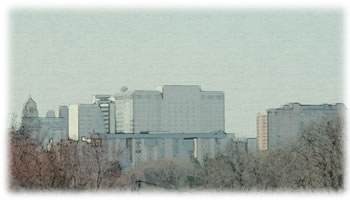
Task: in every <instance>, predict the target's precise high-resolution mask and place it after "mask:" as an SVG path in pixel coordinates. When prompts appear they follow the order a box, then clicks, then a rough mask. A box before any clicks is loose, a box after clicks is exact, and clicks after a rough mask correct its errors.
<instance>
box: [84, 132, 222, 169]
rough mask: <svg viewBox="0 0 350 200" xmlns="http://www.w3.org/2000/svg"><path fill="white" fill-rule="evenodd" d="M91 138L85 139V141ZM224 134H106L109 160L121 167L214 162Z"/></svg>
mask: <svg viewBox="0 0 350 200" xmlns="http://www.w3.org/2000/svg"><path fill="white" fill-rule="evenodd" d="M89 139H90V138H85V141H88V140H89ZM226 139H227V138H226V133H223V132H218V133H189V134H183V133H155V134H152V133H150V134H108V135H106V137H105V138H104V140H107V141H106V142H107V144H108V145H107V146H108V158H110V159H113V158H116V157H117V158H118V159H119V160H120V163H121V165H122V166H123V167H136V166H138V165H141V164H142V163H145V162H149V161H154V160H162V159H173V158H183V159H191V158H192V159H196V160H198V162H199V163H203V161H204V159H205V158H206V157H208V158H214V156H215V155H216V154H217V153H219V152H220V148H219V147H221V146H223V144H224V143H225V141H226Z"/></svg>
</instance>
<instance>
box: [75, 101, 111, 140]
mask: <svg viewBox="0 0 350 200" xmlns="http://www.w3.org/2000/svg"><path fill="white" fill-rule="evenodd" d="M68 119H69V131H68V133H69V139H71V140H74V141H78V140H81V139H82V137H91V135H93V134H94V133H107V130H106V128H105V123H104V118H103V113H102V111H101V109H100V107H99V105H97V104H72V105H69V116H68Z"/></svg>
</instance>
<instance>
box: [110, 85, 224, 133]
mask: <svg viewBox="0 0 350 200" xmlns="http://www.w3.org/2000/svg"><path fill="white" fill-rule="evenodd" d="M115 102H116V113H117V114H116V121H117V128H116V129H117V132H124V133H142V132H159V133H210V132H220V131H224V130H225V113H224V106H225V97H224V92H221V91H202V90H201V88H200V86H198V85H165V86H162V87H160V88H159V90H158V91H157V90H154V91H151V90H136V91H133V92H128V91H127V90H124V91H123V92H121V93H118V94H116V95H115Z"/></svg>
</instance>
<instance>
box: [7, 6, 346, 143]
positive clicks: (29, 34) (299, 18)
mask: <svg viewBox="0 0 350 200" xmlns="http://www.w3.org/2000/svg"><path fill="white" fill-rule="evenodd" d="M342 17H343V16H342V12H341V11H340V10H330V11H327V10H322V11H315V10H202V11H201V10H182V11H181V10H142V9H141V10H103V9H101V10H46V11H43V10H41V11H40V10H13V12H12V14H11V19H10V31H11V32H10V50H11V51H10V56H11V58H10V65H11V66H10V73H11V74H10V104H11V108H10V112H15V113H17V114H18V115H20V114H21V113H20V111H21V110H22V107H23V104H24V102H25V101H26V100H27V98H28V95H29V94H31V95H32V97H33V98H34V100H35V101H36V102H37V103H38V109H39V114H40V115H41V116H44V115H45V113H46V111H47V110H52V109H55V108H56V106H58V105H67V104H74V103H91V102H92V95H94V94H114V93H116V92H118V91H119V89H120V88H121V87H122V86H124V85H126V86H128V87H129V88H130V89H140V90H154V89H155V88H156V87H157V86H158V85H176V84H181V85H187V84H190V85H192V84H194V85H201V88H202V90H214V91H224V92H225V115H226V119H225V127H226V131H227V132H236V133H239V136H255V134H256V114H257V113H258V112H263V111H265V110H266V109H267V108H273V107H279V106H280V105H281V104H285V103H288V102H301V103H303V104H321V103H335V102H343V89H344V88H343V87H344V86H343V76H342V72H343V63H342V61H343V47H342V43H343V30H342V26H343V19H342Z"/></svg>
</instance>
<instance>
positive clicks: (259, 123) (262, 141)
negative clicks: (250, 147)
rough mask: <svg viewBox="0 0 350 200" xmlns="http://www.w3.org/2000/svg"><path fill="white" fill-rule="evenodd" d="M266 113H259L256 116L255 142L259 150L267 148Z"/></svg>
mask: <svg viewBox="0 0 350 200" xmlns="http://www.w3.org/2000/svg"><path fill="white" fill-rule="evenodd" d="M267 126H268V123H267V114H261V113H259V114H258V116H257V117H256V140H257V141H256V142H257V148H258V150H259V151H265V150H267V149H268V134H267V132H268V130H267Z"/></svg>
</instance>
